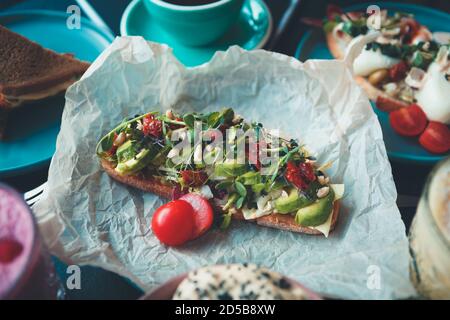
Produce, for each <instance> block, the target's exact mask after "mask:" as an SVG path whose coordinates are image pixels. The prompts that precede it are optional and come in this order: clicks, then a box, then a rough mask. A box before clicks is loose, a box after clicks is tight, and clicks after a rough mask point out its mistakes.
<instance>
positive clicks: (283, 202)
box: [275, 188, 311, 214]
mask: <svg viewBox="0 0 450 320" xmlns="http://www.w3.org/2000/svg"><path fill="white" fill-rule="evenodd" d="M310 203H311V200H309V199H307V198H306V197H305V196H304V195H302V194H299V193H298V191H297V189H295V188H293V189H291V191H290V192H289V195H288V197H287V198H278V199H277V200H275V209H277V211H278V213H283V214H284V213H290V212H295V211H297V210H298V209H300V208H302V207H305V206H308V205H309V204H310Z"/></svg>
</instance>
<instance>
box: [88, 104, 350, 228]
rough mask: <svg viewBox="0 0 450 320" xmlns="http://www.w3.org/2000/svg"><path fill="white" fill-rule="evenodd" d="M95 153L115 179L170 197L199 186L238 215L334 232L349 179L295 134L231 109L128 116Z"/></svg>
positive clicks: (221, 209) (221, 208)
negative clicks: (331, 170)
mask: <svg viewBox="0 0 450 320" xmlns="http://www.w3.org/2000/svg"><path fill="white" fill-rule="evenodd" d="M96 153H97V155H98V157H99V158H100V163H101V166H102V167H103V169H104V170H105V171H106V172H107V174H108V175H110V176H111V177H112V178H113V179H115V180H117V181H120V182H122V183H124V184H126V185H129V186H132V187H135V188H138V189H141V190H144V191H146V192H150V193H154V194H156V195H158V196H161V197H164V198H166V199H176V198H179V197H180V196H181V195H183V194H184V193H188V192H196V193H199V194H201V195H202V196H204V197H205V198H207V199H208V200H209V202H210V203H211V204H212V205H213V207H214V208H216V211H217V213H218V214H221V218H222V228H226V227H228V225H229V223H230V221H231V219H236V220H247V221H251V222H255V223H257V224H259V225H263V226H267V227H273V228H278V229H282V230H288V231H293V232H300V233H307V234H324V235H325V236H328V234H329V232H330V231H331V230H333V228H334V226H335V224H336V221H337V218H338V214H339V199H340V198H341V197H342V195H343V192H344V187H343V185H342V184H339V185H338V184H330V179H329V177H327V176H326V174H325V173H324V170H325V169H326V167H328V166H329V164H325V165H324V166H318V165H316V162H315V158H314V157H313V156H312V155H310V153H309V152H308V151H307V150H306V148H305V147H304V146H303V145H300V144H299V143H298V142H297V141H296V140H294V139H290V140H287V139H285V138H282V137H281V135H277V134H274V133H273V130H272V131H270V130H268V129H266V128H264V126H263V125H262V124H260V123H256V122H245V121H244V120H243V119H242V118H241V117H240V116H238V115H235V113H234V111H233V110H232V109H224V110H222V111H216V112H211V113H205V114H199V113H188V114H185V115H177V114H174V113H173V112H172V111H167V112H166V113H165V114H160V113H158V112H150V113H147V114H144V115H139V116H136V117H134V118H132V119H127V120H124V121H123V122H122V123H121V124H120V125H119V126H118V127H116V128H115V129H114V130H112V131H111V132H109V133H108V134H107V135H106V136H104V137H103V138H102V139H101V140H100V142H99V143H98V145H97V149H96Z"/></svg>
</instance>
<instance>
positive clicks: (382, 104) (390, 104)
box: [375, 96, 408, 112]
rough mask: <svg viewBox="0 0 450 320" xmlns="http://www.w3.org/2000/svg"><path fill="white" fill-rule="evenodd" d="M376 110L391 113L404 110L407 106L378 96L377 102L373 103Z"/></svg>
mask: <svg viewBox="0 0 450 320" xmlns="http://www.w3.org/2000/svg"><path fill="white" fill-rule="evenodd" d="M375 104H376V106H377V108H378V109H380V110H381V111H386V112H391V111H394V110H397V109H400V108H405V107H407V106H408V105H407V104H406V103H403V102H400V101H398V100H395V99H392V98H388V97H384V96H378V98H377V101H376V102H375Z"/></svg>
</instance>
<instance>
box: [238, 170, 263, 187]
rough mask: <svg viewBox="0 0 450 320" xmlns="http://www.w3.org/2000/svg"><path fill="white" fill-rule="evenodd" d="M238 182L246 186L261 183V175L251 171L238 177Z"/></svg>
mask: <svg viewBox="0 0 450 320" xmlns="http://www.w3.org/2000/svg"><path fill="white" fill-rule="evenodd" d="M238 180H239V181H240V182H242V183H243V184H244V185H246V186H251V185H255V184H257V183H261V174H260V173H259V172H255V171H249V172H247V173H244V174H243V175H241V176H239V177H238Z"/></svg>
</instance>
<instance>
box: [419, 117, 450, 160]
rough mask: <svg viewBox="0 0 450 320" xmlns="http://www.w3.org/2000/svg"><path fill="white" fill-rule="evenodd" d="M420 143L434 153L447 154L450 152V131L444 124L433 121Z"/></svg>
mask: <svg viewBox="0 0 450 320" xmlns="http://www.w3.org/2000/svg"><path fill="white" fill-rule="evenodd" d="M419 142H420V144H421V145H422V147H424V148H425V149H426V150H428V151H430V152H432V153H445V152H447V151H449V150H450V129H449V128H448V127H447V126H446V125H445V124H443V123H439V122H435V121H431V122H430V123H429V124H428V127H427V128H426V129H425V131H424V132H423V133H422V135H421V136H420V138H419Z"/></svg>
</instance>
